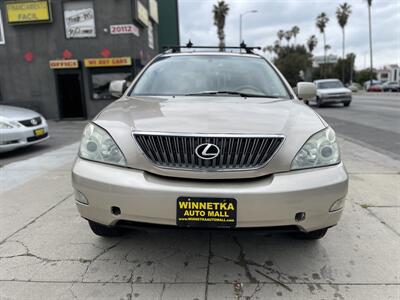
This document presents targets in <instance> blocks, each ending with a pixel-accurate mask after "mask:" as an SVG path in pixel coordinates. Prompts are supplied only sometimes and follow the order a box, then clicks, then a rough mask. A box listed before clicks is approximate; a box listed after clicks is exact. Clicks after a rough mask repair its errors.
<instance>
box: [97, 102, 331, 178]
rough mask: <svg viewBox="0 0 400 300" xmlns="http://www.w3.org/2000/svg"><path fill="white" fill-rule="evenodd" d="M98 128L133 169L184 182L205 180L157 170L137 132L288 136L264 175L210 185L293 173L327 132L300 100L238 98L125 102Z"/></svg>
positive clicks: (101, 119) (104, 115) (113, 106)
mask: <svg viewBox="0 0 400 300" xmlns="http://www.w3.org/2000/svg"><path fill="white" fill-rule="evenodd" d="M94 122H95V123H97V124H98V125H99V126H101V127H103V128H104V129H106V130H107V131H108V132H109V133H110V134H111V136H112V137H113V138H114V140H115V141H116V142H117V144H118V145H119V147H120V148H121V150H122V152H123V153H124V154H125V156H126V159H127V162H128V165H129V166H131V167H134V168H136V169H138V168H139V169H143V170H147V171H150V172H153V173H157V174H160V175H168V176H178V177H192V176H193V177H194V178H199V177H201V176H204V174H203V175H201V174H200V173H199V172H190V171H187V170H186V171H176V170H174V171H171V170H166V169H159V168H157V167H155V166H154V165H153V164H152V163H151V162H149V161H148V160H147V159H146V157H145V156H144V154H143V153H142V152H141V150H140V149H139V148H138V146H137V144H136V142H135V141H134V139H133V138H132V132H134V131H145V132H163V133H186V134H187V133H190V134H199V135H201V134H214V133H215V134H249V135H251V134H262V135H268V134H271V135H274V134H279V135H284V136H285V141H284V143H283V145H282V147H281V149H280V150H279V153H277V155H275V157H274V159H273V160H271V161H270V163H269V164H268V165H267V167H266V168H265V169H264V170H256V171H243V172H237V171H236V172H214V173H218V174H212V175H210V174H208V175H207V176H206V177H205V178H207V179H209V178H244V177H255V176H262V175H265V174H267V173H271V172H276V171H288V170H289V169H290V164H291V161H292V159H293V158H294V156H295V154H296V153H297V152H298V151H299V149H300V148H301V146H302V145H303V144H304V143H305V142H306V140H307V139H308V138H309V137H310V136H311V135H312V134H314V133H315V132H317V131H320V130H321V129H323V128H325V127H326V124H325V123H323V121H322V119H321V118H320V117H319V116H318V115H317V114H316V113H315V112H314V111H313V110H312V109H310V108H309V107H307V106H306V105H305V104H303V103H302V102H300V101H298V100H291V99H290V100H289V99H265V98H242V97H236V96H234V97H208V96H197V97H135V98H133V97H129V98H122V99H120V100H118V101H115V102H114V103H112V104H111V105H109V106H108V107H107V108H105V109H104V110H103V111H102V112H101V113H100V114H99V115H98V116H97V118H96V119H95V120H94ZM278 154H279V155H278ZM172 172H173V173H172ZM207 173H208V172H207ZM210 173H211V172H210ZM222 173H223V174H222ZM230 173H232V174H230ZM233 173H234V174H233Z"/></svg>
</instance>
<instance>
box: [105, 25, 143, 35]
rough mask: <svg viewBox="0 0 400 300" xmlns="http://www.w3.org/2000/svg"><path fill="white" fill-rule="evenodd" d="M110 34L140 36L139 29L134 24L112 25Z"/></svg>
mask: <svg viewBox="0 0 400 300" xmlns="http://www.w3.org/2000/svg"><path fill="white" fill-rule="evenodd" d="M110 34H134V35H136V36H139V28H137V27H136V26H135V25H133V24H119V25H110Z"/></svg>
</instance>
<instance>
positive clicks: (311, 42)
mask: <svg viewBox="0 0 400 300" xmlns="http://www.w3.org/2000/svg"><path fill="white" fill-rule="evenodd" d="M317 45H318V39H317V37H316V36H315V35H314V34H313V35H312V36H310V37H309V38H308V40H307V48H308V51H309V52H310V53H311V54H312V53H313V51H314V49H315V48H316V47H317Z"/></svg>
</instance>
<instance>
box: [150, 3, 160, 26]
mask: <svg viewBox="0 0 400 300" xmlns="http://www.w3.org/2000/svg"><path fill="white" fill-rule="evenodd" d="M149 8H150V9H149V10H150V18H152V19H153V21H154V22H156V23H157V24H158V2H157V1H156V0H149Z"/></svg>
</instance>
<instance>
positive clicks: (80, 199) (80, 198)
mask: <svg viewBox="0 0 400 300" xmlns="http://www.w3.org/2000/svg"><path fill="white" fill-rule="evenodd" d="M75 200H76V201H78V202H80V203H83V204H89V201H88V199H87V198H86V197H85V195H84V194H82V193H81V192H80V191H77V190H75Z"/></svg>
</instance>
